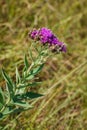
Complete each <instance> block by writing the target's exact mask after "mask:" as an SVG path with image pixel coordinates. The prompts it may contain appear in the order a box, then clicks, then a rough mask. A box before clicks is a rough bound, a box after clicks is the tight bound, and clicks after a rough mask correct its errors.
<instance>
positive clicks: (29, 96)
mask: <svg viewBox="0 0 87 130" xmlns="http://www.w3.org/2000/svg"><path fill="white" fill-rule="evenodd" d="M41 96H43V95H42V94H38V93H33V92H26V93H25V94H17V95H15V96H14V101H17V100H23V99H33V98H39V97H41Z"/></svg>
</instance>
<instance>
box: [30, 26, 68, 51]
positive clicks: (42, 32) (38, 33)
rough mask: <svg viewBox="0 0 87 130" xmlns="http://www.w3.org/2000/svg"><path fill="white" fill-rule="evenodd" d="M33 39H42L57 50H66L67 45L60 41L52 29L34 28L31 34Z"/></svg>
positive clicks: (41, 40)
mask: <svg viewBox="0 0 87 130" xmlns="http://www.w3.org/2000/svg"><path fill="white" fill-rule="evenodd" d="M29 36H30V37H31V38H32V39H35V40H37V41H40V42H41V43H42V44H48V45H49V47H50V46H54V47H55V50H59V51H62V52H66V46H65V44H64V43H63V42H60V41H59V39H58V38H57V37H56V36H55V35H54V34H53V33H52V31H51V30H50V29H47V28H45V27H43V28H41V29H38V30H36V29H34V30H33V31H31V33H30V35H29Z"/></svg>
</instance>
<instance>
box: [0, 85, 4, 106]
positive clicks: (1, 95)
mask: <svg viewBox="0 0 87 130" xmlns="http://www.w3.org/2000/svg"><path fill="white" fill-rule="evenodd" d="M0 103H1V104H4V103H5V97H4V93H3V91H2V89H1V87H0Z"/></svg>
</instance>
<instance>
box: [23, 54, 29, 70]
mask: <svg viewBox="0 0 87 130" xmlns="http://www.w3.org/2000/svg"><path fill="white" fill-rule="evenodd" d="M24 65H25V68H26V70H27V69H28V68H29V63H28V60H27V57H26V55H25V57H24Z"/></svg>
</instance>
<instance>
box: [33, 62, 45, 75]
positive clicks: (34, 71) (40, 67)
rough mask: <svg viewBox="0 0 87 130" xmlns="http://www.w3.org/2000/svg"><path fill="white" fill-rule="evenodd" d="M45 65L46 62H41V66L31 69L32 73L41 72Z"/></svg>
mask: <svg viewBox="0 0 87 130" xmlns="http://www.w3.org/2000/svg"><path fill="white" fill-rule="evenodd" d="M43 66H44V63H43V64H41V65H40V66H39V67H36V68H34V69H33V70H32V71H31V74H33V75H36V74H37V73H39V72H40V71H41V70H42V68H43Z"/></svg>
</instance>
